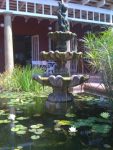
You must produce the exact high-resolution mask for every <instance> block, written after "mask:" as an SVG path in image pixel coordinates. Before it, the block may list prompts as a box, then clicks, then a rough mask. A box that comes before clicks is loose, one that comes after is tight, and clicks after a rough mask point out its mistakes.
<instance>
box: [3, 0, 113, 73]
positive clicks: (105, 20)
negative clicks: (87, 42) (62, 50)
mask: <svg viewBox="0 0 113 150" xmlns="http://www.w3.org/2000/svg"><path fill="white" fill-rule="evenodd" d="M58 1H60V0H0V72H3V71H5V70H12V69H13V67H14V64H21V65H25V64H27V63H29V62H30V63H34V62H36V61H39V60H40V56H39V53H40V51H42V50H45V51H48V50H50V49H51V48H53V49H54V44H52V42H51V41H50V39H48V36H47V35H48V32H50V31H55V29H56V26H57V7H58ZM64 2H65V3H66V5H67V7H68V13H67V16H68V19H69V22H70V30H71V31H72V32H75V33H76V34H77V37H78V39H81V38H82V37H83V36H84V35H85V33H86V32H88V31H93V32H97V31H101V30H103V27H105V26H112V25H113V1H112V0H64ZM78 50H79V51H83V50H84V49H83V46H82V44H81V42H80V41H79V40H78Z"/></svg>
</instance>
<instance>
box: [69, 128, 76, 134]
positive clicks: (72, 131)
mask: <svg viewBox="0 0 113 150" xmlns="http://www.w3.org/2000/svg"><path fill="white" fill-rule="evenodd" d="M69 132H71V133H75V132H77V129H76V127H70V128H69Z"/></svg>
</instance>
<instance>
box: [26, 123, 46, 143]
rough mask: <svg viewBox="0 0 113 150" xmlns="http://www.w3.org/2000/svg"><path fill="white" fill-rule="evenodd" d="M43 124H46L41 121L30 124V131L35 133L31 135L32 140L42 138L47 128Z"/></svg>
mask: <svg viewBox="0 0 113 150" xmlns="http://www.w3.org/2000/svg"><path fill="white" fill-rule="evenodd" d="M43 126H44V125H43V124H41V123H39V124H35V125H31V126H30V129H29V132H31V133H32V134H34V135H32V136H31V139H32V140H36V139H39V138H40V135H41V134H42V133H43V132H44V131H45V129H44V128H42V127H43Z"/></svg>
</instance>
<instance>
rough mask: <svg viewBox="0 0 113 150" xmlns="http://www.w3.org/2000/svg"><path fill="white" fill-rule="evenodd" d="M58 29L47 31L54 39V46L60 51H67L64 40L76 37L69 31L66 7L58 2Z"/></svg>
mask: <svg viewBox="0 0 113 150" xmlns="http://www.w3.org/2000/svg"><path fill="white" fill-rule="evenodd" d="M57 16H58V31H56V32H49V34H48V36H49V37H50V38H51V39H52V40H53V41H54V43H55V45H56V48H55V50H59V51H61V52H64V51H67V45H66V42H67V41H69V40H71V39H72V38H74V37H76V34H75V33H72V32H70V31H69V22H68V19H67V7H66V6H65V5H64V4H63V3H60V2H59V7H58V12H57Z"/></svg>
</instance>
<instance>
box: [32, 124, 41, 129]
mask: <svg viewBox="0 0 113 150" xmlns="http://www.w3.org/2000/svg"><path fill="white" fill-rule="evenodd" d="M43 126H44V125H43V124H40V123H39V124H36V125H31V126H30V127H31V128H33V129H38V128H41V127H43Z"/></svg>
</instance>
